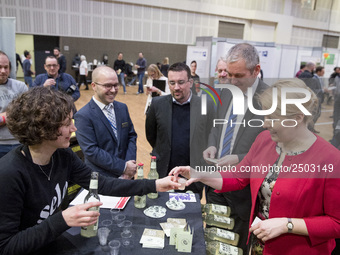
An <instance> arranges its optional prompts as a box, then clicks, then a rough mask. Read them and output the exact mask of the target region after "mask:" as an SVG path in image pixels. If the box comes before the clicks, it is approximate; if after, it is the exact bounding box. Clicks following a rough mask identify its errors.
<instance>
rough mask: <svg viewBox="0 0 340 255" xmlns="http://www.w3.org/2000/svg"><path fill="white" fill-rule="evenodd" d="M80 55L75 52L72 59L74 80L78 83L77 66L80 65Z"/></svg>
mask: <svg viewBox="0 0 340 255" xmlns="http://www.w3.org/2000/svg"><path fill="white" fill-rule="evenodd" d="M80 62H81V61H80V55H79V54H78V53H77V54H76V55H75V56H74V58H73V60H72V69H73V70H74V75H75V80H76V83H77V85H78V83H79V66H80Z"/></svg>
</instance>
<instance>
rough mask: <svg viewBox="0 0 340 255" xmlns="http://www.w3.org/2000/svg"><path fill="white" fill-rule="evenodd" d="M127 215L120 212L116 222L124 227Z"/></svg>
mask: <svg viewBox="0 0 340 255" xmlns="http://www.w3.org/2000/svg"><path fill="white" fill-rule="evenodd" d="M125 218H126V217H125V215H123V214H118V215H117V216H116V217H115V222H116V223H117V226H118V227H120V228H121V227H122V225H121V224H122V222H123V221H124V220H125Z"/></svg>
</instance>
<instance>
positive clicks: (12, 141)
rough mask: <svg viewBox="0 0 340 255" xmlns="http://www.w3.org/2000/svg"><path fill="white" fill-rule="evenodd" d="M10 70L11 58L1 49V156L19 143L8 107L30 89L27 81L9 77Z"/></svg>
mask: <svg viewBox="0 0 340 255" xmlns="http://www.w3.org/2000/svg"><path fill="white" fill-rule="evenodd" d="M10 72H11V64H10V62H9V59H8V57H7V55H6V54H5V53H4V52H3V51H0V158H1V157H3V156H5V155H6V154H7V152H9V151H10V150H11V149H13V148H15V147H17V146H18V145H19V141H18V140H17V139H16V138H14V136H13V135H12V134H11V133H10V132H9V130H8V128H7V124H6V121H7V120H6V119H7V113H6V110H7V107H8V105H9V104H10V102H11V101H12V100H13V99H14V98H16V97H18V96H19V95H20V94H22V93H24V92H25V91H27V90H28V88H27V86H26V85H25V83H23V82H21V81H17V80H14V79H11V78H8V77H9V74H10ZM1 167H2V166H1Z"/></svg>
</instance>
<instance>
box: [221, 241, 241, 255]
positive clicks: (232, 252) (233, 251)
mask: <svg viewBox="0 0 340 255" xmlns="http://www.w3.org/2000/svg"><path fill="white" fill-rule="evenodd" d="M218 254H221V255H238V248H237V247H234V246H231V245H228V244H225V243H220V248H219V249H218Z"/></svg>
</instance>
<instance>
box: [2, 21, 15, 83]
mask: <svg viewBox="0 0 340 255" xmlns="http://www.w3.org/2000/svg"><path fill="white" fill-rule="evenodd" d="M0 50H2V51H3V52H5V53H6V54H7V56H8V58H9V60H10V61H11V63H12V70H11V77H12V78H16V74H15V71H16V70H15V18H10V17H8V18H0Z"/></svg>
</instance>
